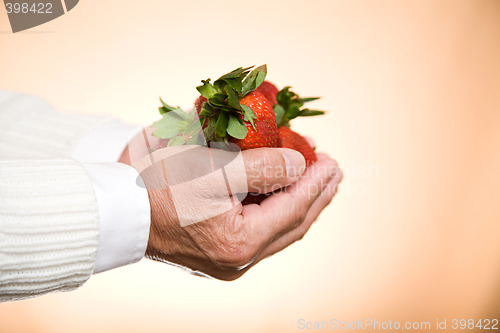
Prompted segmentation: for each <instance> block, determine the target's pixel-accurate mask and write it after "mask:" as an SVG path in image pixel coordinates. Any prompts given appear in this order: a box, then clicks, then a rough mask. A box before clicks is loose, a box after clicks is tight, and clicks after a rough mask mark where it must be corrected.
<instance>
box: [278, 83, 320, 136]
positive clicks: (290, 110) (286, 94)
mask: <svg viewBox="0 0 500 333" xmlns="http://www.w3.org/2000/svg"><path fill="white" fill-rule="evenodd" d="M290 88H291V87H289V86H287V87H285V88H283V89H281V90H280V91H279V92H278V94H277V95H276V101H277V102H278V104H276V105H275V106H274V107H273V110H274V113H275V115H276V122H277V123H278V127H281V126H286V127H290V120H292V119H294V118H297V117H311V116H319V115H322V114H325V111H321V110H311V109H307V108H302V107H303V106H304V104H305V103H307V102H311V101H315V100H317V99H319V97H303V98H301V97H299V95H297V94H296V93H294V92H293V91H290Z"/></svg>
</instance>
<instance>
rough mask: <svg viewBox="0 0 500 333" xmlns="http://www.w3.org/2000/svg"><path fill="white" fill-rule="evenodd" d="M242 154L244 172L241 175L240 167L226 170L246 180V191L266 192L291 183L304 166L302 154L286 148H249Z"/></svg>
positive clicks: (295, 179)
mask: <svg viewBox="0 0 500 333" xmlns="http://www.w3.org/2000/svg"><path fill="white" fill-rule="evenodd" d="M242 156H243V161H244V164H245V174H244V175H241V171H242V170H241V168H238V170H235V169H234V168H228V169H227V170H226V172H228V173H230V172H233V173H235V174H240V176H239V177H238V178H239V179H240V180H241V181H246V184H244V185H247V186H248V187H247V189H248V192H256V193H268V192H271V191H274V190H277V189H279V188H282V187H285V186H288V185H290V184H293V183H294V182H295V181H297V179H298V178H299V177H300V176H301V175H302V174H303V173H304V170H305V168H306V164H305V159H304V156H302V154H301V153H299V152H298V151H295V150H292V149H287V148H258V149H250V150H245V151H243V152H242ZM242 185H243V184H242ZM241 188H243V186H241V187H240V189H241ZM244 189H246V188H244ZM239 192H240V193H241V192H243V191H239ZM245 192H246V191H245Z"/></svg>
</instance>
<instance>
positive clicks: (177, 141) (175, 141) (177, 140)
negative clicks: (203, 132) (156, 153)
mask: <svg viewBox="0 0 500 333" xmlns="http://www.w3.org/2000/svg"><path fill="white" fill-rule="evenodd" d="M183 144H184V137H183V136H181V135H178V136H175V137H173V138H172V139H170V141H169V142H168V144H167V147H172V146H182V145H183Z"/></svg>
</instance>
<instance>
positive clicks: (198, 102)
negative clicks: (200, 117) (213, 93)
mask: <svg viewBox="0 0 500 333" xmlns="http://www.w3.org/2000/svg"><path fill="white" fill-rule="evenodd" d="M206 101H207V99H206V98H205V97H203V96H201V95H200V96H199V97H198V98H197V99H196V101H195V102H194V107H195V108H196V112H198V114H200V111H201V107H202V106H203V103H205V102H206Z"/></svg>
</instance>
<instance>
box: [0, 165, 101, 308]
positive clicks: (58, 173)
mask: <svg viewBox="0 0 500 333" xmlns="http://www.w3.org/2000/svg"><path fill="white" fill-rule="evenodd" d="M98 219H99V217H98V208H97V203H96V199H95V194H94V189H93V186H92V183H91V181H90V178H89V177H88V175H87V173H86V171H85V170H84V169H83V168H82V167H81V166H80V165H79V164H78V163H77V162H75V161H73V160H69V159H58V160H49V161H47V160H44V161H37V160H26V161H22V162H21V161H0V222H1V223H0V263H1V265H0V301H8V300H19V299H24V298H29V297H34V296H37V295H41V294H45V293H48V292H51V291H54V290H72V289H75V288H77V287H79V286H80V285H82V284H83V283H84V282H85V281H86V280H87V279H88V278H89V277H90V275H91V274H92V270H93V265H94V260H95V255H96V249H97V246H98V241H99V220H98Z"/></svg>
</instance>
